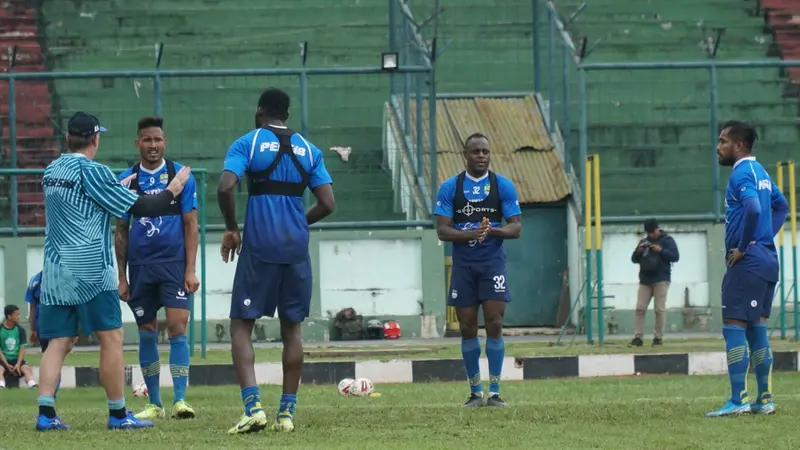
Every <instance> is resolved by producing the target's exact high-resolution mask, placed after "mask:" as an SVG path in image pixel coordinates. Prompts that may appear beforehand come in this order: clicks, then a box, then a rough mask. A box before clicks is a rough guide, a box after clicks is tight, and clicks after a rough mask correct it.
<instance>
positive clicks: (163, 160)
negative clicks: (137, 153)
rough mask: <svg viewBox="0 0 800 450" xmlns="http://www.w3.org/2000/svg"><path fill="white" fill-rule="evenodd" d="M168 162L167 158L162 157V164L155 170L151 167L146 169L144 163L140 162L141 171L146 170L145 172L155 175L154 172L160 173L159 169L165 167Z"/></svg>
mask: <svg viewBox="0 0 800 450" xmlns="http://www.w3.org/2000/svg"><path fill="white" fill-rule="evenodd" d="M166 164H167V161H166V160H165V159H161V165H160V166H158V167H156V168H155V169H153V170H150V169H145V168H144V166H143V165H142V163H139V172H144V173H147V174H150V175H153V174H154V173H158V171H159V170H161V169H163V168H164V166H165V165H166Z"/></svg>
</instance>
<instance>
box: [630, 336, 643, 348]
mask: <svg viewBox="0 0 800 450" xmlns="http://www.w3.org/2000/svg"><path fill="white" fill-rule="evenodd" d="M642 345H644V342H642V338H640V337H635V338H633V340H632V341H631V343H630V344H628V347H641V346H642Z"/></svg>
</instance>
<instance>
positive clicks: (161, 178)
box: [158, 173, 169, 183]
mask: <svg viewBox="0 0 800 450" xmlns="http://www.w3.org/2000/svg"><path fill="white" fill-rule="evenodd" d="M167 180H169V174H168V173H162V174H161V175H160V176H159V177H158V181H159V182H161V183H166V182H167Z"/></svg>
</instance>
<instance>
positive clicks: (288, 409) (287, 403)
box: [278, 394, 297, 419]
mask: <svg viewBox="0 0 800 450" xmlns="http://www.w3.org/2000/svg"><path fill="white" fill-rule="evenodd" d="M295 405H297V395H295V394H282V395H281V406H280V407H279V408H278V418H279V419H280V418H282V417H288V418H291V417H292V416H294V407H295Z"/></svg>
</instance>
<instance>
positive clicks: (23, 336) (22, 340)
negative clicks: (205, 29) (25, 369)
mask: <svg viewBox="0 0 800 450" xmlns="http://www.w3.org/2000/svg"><path fill="white" fill-rule="evenodd" d="M26 345H28V333H26V332H25V328H22V327H19V356H17V365H18V366H20V367H22V360H24V359H25V346H26Z"/></svg>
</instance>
